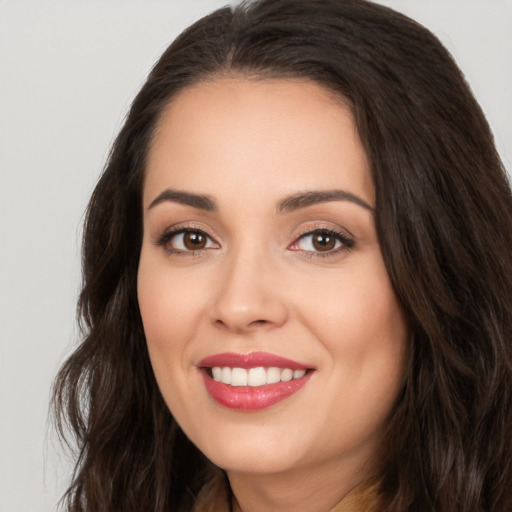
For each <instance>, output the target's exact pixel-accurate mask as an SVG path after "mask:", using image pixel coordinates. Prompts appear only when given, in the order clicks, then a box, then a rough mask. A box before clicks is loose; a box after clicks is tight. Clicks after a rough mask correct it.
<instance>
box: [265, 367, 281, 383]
mask: <svg viewBox="0 0 512 512" xmlns="http://www.w3.org/2000/svg"><path fill="white" fill-rule="evenodd" d="M276 382H281V368H276V367H275V366H273V367H271V368H269V369H268V370H267V384H275V383H276Z"/></svg>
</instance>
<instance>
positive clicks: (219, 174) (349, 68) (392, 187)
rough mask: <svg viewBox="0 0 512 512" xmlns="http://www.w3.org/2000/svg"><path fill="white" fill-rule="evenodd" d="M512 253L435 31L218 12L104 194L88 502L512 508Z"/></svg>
mask: <svg viewBox="0 0 512 512" xmlns="http://www.w3.org/2000/svg"><path fill="white" fill-rule="evenodd" d="M511 249H512V202H511V195H510V189H509V186H508V183H507V179H506V174H505V172H504V169H503V166H502V164H501V162H500V160H499V157H498V156H497V154H496V151H495V149H494V146H493V140H492V136H491V133H490V130H489V127H488V125H487V123H486V121H485V118H484V116H483V114H482V112H481V110H480V108H479V107H478V105H477V104H476V102H475V100H474V98H473V97H472V95H471V93H470V91H469V89H468V87H467V84H466V83H465V81H464V79H463V77H462V76H461V73H460V71H459V70H458V68H457V67H456V65H455V64H454V63H453V61H452V59H451V58H450V56H449V55H448V53H447V52H446V50H445V49H444V48H443V47H442V46H441V45H440V43H439V42H438V41H437V40H436V39H435V38H434V37H433V36H432V35H431V34H430V33H429V32H427V31H426V30H425V29H423V28H422V27H420V26H419V25H418V24H416V23H414V22H413V21H411V20H409V19H407V18H406V17H404V16H402V15H400V14H397V13H396V12H394V11H392V10H390V9H387V8H384V7H382V6H378V5H375V4H373V3H371V2H367V1H362V0H319V1H313V2H312V1H311V0H263V1H259V2H254V3H248V4H244V5H242V6H240V7H237V8H235V9H229V8H226V9H221V10H219V11H216V12H215V13H213V14H211V15H210V16H207V17H206V18H204V19H202V20H200V21H199V22H197V23H196V24H194V25H193V26H192V27H190V28H189V29H188V30H187V31H185V32H184V33H183V34H182V35H181V36H180V37H179V38H178V39H177V40H176V41H175V42H174V43H173V44H172V45H171V46H170V47H169V48H168V49H167V50H166V52H165V53H164V54H163V55H162V57H161V59H160V60H159V62H158V63H157V64H156V66H155V68H154V69H153V70H152V72H151V74H150V76H149V78H148V80H147V82H146V84H145V85H144V87H143V88H142V90H141V91H140V93H139V94H138V96H137V97H136V99H135V101H134V103H133V105H132V107H131V111H130V114H129V116H128V118H127V120H126V122H125V125H124V127H123V128H122V130H121V132H120V134H119V136H118V138H117V140H116V142H115V144H114V147H113V150H112V153H111V155H110V158H109V162H108V164H107V167H106V169H105V172H104V174H103V176H102V177H101V179H100V181H99V183H98V185H97V187H96V190H95V192H94V194H93V197H92V199H91V202H90V204H89V209H88V215H87V221H86V226H85V234H84V249H83V268H84V287H83V291H82V294H81V298H80V305H79V307H80V314H81V318H82V321H83V327H84V334H85V336H84V341H83V342H82V344H81V345H80V347H79V348H78V349H77V351H76V352H75V353H74V354H73V355H72V356H71V358H70V359H69V360H68V361H67V363H66V364H65V365H64V367H63V368H62V370H61V372H60V374H59V377H58V380H57V384H56V389H55V404H56V407H57V413H59V414H60V416H59V418H61V425H62V424H63V423H62V421H63V420H66V421H67V422H69V424H70V425H71V427H72V429H73V433H74V435H75V436H76V439H77V441H78V446H79V449H80V452H79V457H78V462H77V466H76V471H75V475H74V478H73V482H72V485H71V487H70V489H69V491H68V493H67V505H68V508H69V509H70V510H76V511H78V510H123V511H129V510H155V511H157V510H159V511H160V510H161V511H163V510H200V511H203V510H233V511H244V512H247V511H252V510H277V509H278V508H279V510H294V511H297V510H304V511H328V510H334V511H337V512H341V511H344V512H347V511H355V510H365V511H368V510H372V511H384V510H386V511H415V512H421V511H433V510H435V511H437V512H439V511H454V510H458V511H459V510H460V511H507V510H510V507H511V493H510V483H511V476H512V467H511V465H512V456H511V446H510V445H511V443H510V434H509V432H510V429H511V427H512V412H511V411H512V408H511V395H510V391H511V380H512V368H511V362H512V361H511V343H510V334H511V328H512V315H511V313H510V308H509V304H510V299H511V297H510V295H511V292H510V288H511V287H510V284H511V283H512V270H511V269H510V258H509V255H510V254H511Z"/></svg>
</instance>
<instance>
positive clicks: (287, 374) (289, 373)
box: [281, 368, 293, 382]
mask: <svg viewBox="0 0 512 512" xmlns="http://www.w3.org/2000/svg"><path fill="white" fill-rule="evenodd" d="M292 379H293V370H290V369H289V368H285V369H284V370H283V371H282V372H281V382H288V381H289V380H292Z"/></svg>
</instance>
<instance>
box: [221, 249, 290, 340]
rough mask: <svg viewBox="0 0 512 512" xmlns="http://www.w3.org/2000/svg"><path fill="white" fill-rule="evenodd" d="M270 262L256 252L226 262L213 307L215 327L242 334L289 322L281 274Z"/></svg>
mask: <svg viewBox="0 0 512 512" xmlns="http://www.w3.org/2000/svg"><path fill="white" fill-rule="evenodd" d="M270 260H271V258H269V256H268V255H265V254H261V253H259V252H257V251H246V252H245V253H242V252H241V251H239V252H238V253H237V254H232V255H231V256H230V257H228V258H227V260H226V261H225V262H223V268H222V270H221V271H220V272H219V274H218V276H217V283H218V286H217V287H216V292H215V297H214V301H213V305H212V321H213V322H214V324H215V325H216V326H218V327H220V328H224V329H227V330H230V331H232V332H237V333H243V332H251V331H255V330H259V329H269V328H272V327H280V326H282V325H283V324H284V323H285V322H286V320H287V318H288V308H287V304H286V301H285V299H284V297H283V293H282V292H283V289H282V286H281V283H280V282H279V277H278V274H279V272H278V269H276V268H275V267H273V265H272V262H271V261H270Z"/></svg>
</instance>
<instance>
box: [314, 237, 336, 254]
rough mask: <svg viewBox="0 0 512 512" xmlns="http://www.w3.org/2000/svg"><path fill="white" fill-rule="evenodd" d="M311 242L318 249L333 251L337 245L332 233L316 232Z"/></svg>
mask: <svg viewBox="0 0 512 512" xmlns="http://www.w3.org/2000/svg"><path fill="white" fill-rule="evenodd" d="M311 243H312V244H313V247H314V248H315V249H316V250H317V251H332V250H333V249H334V248H335V247H336V238H335V237H334V236H333V235H331V234H330V233H315V234H314V235H312V240H311Z"/></svg>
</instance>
